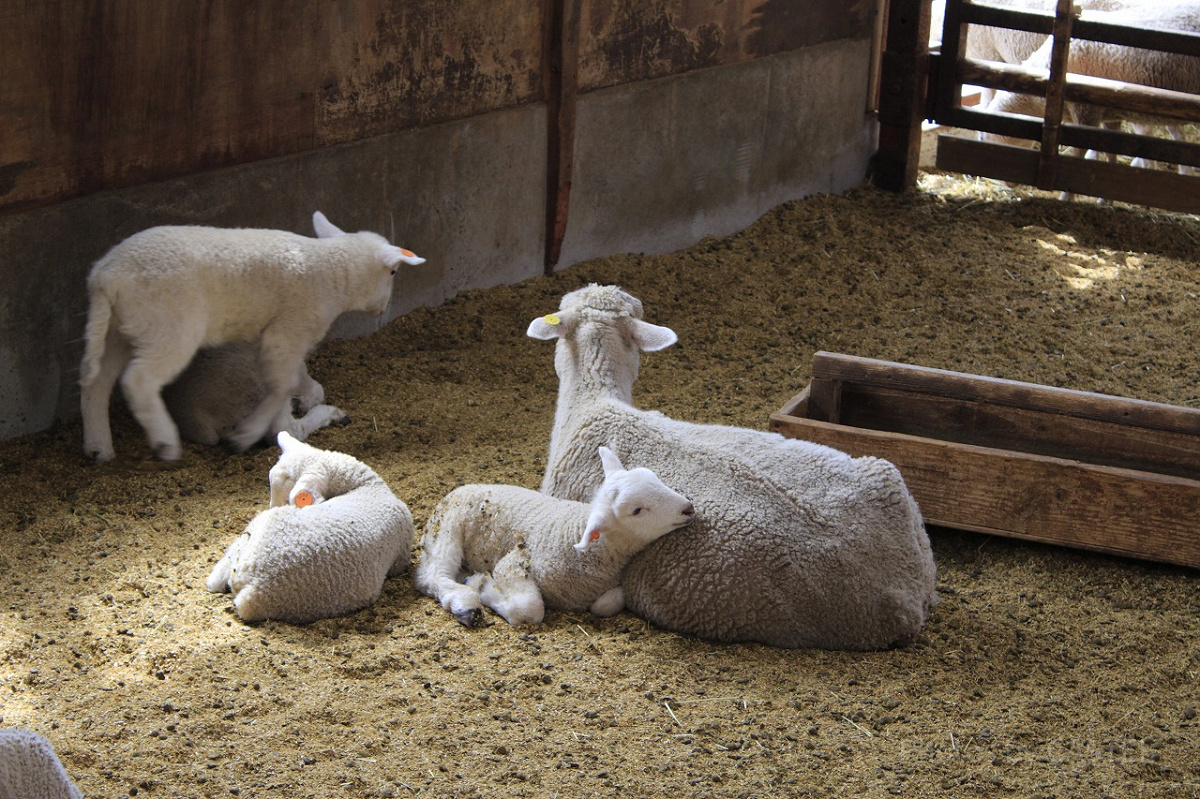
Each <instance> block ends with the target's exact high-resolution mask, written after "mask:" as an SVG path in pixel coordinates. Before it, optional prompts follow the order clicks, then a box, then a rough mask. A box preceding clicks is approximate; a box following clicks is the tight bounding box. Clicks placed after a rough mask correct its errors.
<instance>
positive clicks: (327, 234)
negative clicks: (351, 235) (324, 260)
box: [313, 211, 346, 239]
mask: <svg viewBox="0 0 1200 799" xmlns="http://www.w3.org/2000/svg"><path fill="white" fill-rule="evenodd" d="M313 230H315V231H316V233H317V238H318V239H331V238H333V237H334V236H344V235H346V234H345V232H344V231H343V230H342V229H341V228H340V227H338V226H337V225H335V224H333V223H332V222H330V221H329V220H328V219H326V218H325V214H323V213H321V212H320V211H314V212H313Z"/></svg>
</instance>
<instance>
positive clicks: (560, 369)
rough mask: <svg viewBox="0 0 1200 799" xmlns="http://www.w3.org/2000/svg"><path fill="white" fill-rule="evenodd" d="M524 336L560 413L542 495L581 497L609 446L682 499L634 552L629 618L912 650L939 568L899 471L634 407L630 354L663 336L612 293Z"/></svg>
mask: <svg viewBox="0 0 1200 799" xmlns="http://www.w3.org/2000/svg"><path fill="white" fill-rule="evenodd" d="M527 332H528V335H530V336H531V337H533V338H536V339H542V340H556V341H557V343H556V346H555V358H554V365H555V371H556V372H557V373H558V377H559V381H560V382H559V393H558V405H557V409H556V411H555V419H554V428H553V432H552V433H551V437H550V452H549V456H548V458H547V461H546V475H545V478H544V480H543V481H542V491H543V492H545V493H547V494H549V495H551V496H555V497H561V498H564V499H574V500H581V499H583V498H585V497H586V496H587V495H588V494H589V493H590V492H591V490H592V489H593V488H594V487H595V486H596V485H597V484H598V483H599V482H600V477H601V476H600V474H599V470H598V469H597V467H596V464H595V458H594V456H593V454H592V453H594V452H595V451H596V447H597V446H599V445H601V444H607V445H608V446H610V447H612V449H613V450H614V451H615V452H617V453H618V454H620V456H621V457H622V458H623V459H624V460H626V461H628V462H636V463H639V464H642V465H644V466H645V467H647V468H650V469H653V470H654V471H655V472H657V473H658V475H659V476H660V477H661V478H662V480H663V482H665V483H666V484H668V485H670V486H672V487H673V488H675V489H676V490H678V491H681V492H682V493H684V494H686V495H687V496H689V497H691V498H692V500H693V502H695V506H696V521H695V522H694V523H693V524H692V527H691V529H689V530H688V533H687V535H677V536H666V537H664V538H661V539H659V540H658V541H655V542H654V543H653V544H651V545H650V546H649V547H647V548H646V549H644V550H642V552H640V553H639V554H638V555H636V556H635V557H634V558H633V560H632V561H631V562H630V563H629V565H628V566H627V567H626V569H625V573H624V575H623V577H622V579H621V585H622V587H623V589H624V592H625V602H626V605H627V606H628V607H629V608H630V610H632V611H633V612H634V613H637V614H639V615H641V616H643V617H645V618H646V619H648V620H649V621H651V622H653V623H654V624H657V625H659V626H661V627H665V628H667V629H670V630H674V631H677V632H682V633H688V634H693V635H698V636H702V637H705V638H710V639H715V640H718V641H759V642H762V643H766V644H771V645H774V646H782V647H809V646H812V647H824V648H831V649H877V648H882V647H888V646H892V645H896V644H900V643H904V642H907V641H909V640H911V639H912V638H913V637H914V636H916V635H917V633H918V632H919V631H920V630H921V628H922V626H923V625H924V623H925V620H926V617H927V614H928V612H929V609H930V607H931V606H932V605H933V604H934V603H935V601H936V599H935V593H934V581H935V576H936V566H935V564H934V561H933V555H932V552H931V550H930V546H929V538H928V536H927V535H926V533H925V528H924V524H923V522H922V520H921V514H920V511H919V510H918V508H917V504H916V502H915V501H914V500H913V498H912V496H911V494H910V493H909V492H908V489H907V487H906V486H905V484H904V480H903V479H902V478H901V476H900V472H899V471H898V470H897V469H896V468H895V466H893V465H892V464H891V463H889V462H887V461H884V460H880V459H878V458H870V457H867V458H851V457H850V456H849V455H847V454H845V453H842V452H839V451H837V450H834V449H831V448H829V447H824V446H821V445H818V444H814V443H811V442H807V441H798V440H790V439H785V438H784V437H783V436H780V435H778V434H775V433H767V432H759V431H754V430H748V429H745V428H737V427H726V426H718V425H702V424H691V423H688V422H682V421H677V420H675V419H671V418H669V417H667V416H664V415H663V414H661V413H658V412H655V411H643V410H639V409H638V408H636V407H634V406H633V404H632V394H633V383H634V381H635V380H636V379H637V375H638V366H639V363H638V362H639V358H640V352H642V351H646V352H653V351H656V350H661V349H663V348H665V347H668V346H670V345H671V344H673V343H674V342H675V341H676V336H675V333H674V332H673V331H671V330H670V329H669V328H665V327H660V326H657V325H652V324H649V323H647V322H644V321H642V304H641V302H640V301H639V300H638V299H636V298H635V297H632V296H630V295H629V294H627V293H625V292H624V291H622V290H620V289H619V288H616V287H613V286H597V285H594V284H593V285H591V286H588V287H586V288H582V289H579V290H577V291H573V292H571V293H569V294H567V295H566V296H564V297H563V299H562V302H561V306H560V310H559V311H558V312H556V313H553V314H549V315H547V316H545V317H539V318H537V319H534V320H533V322H532V323H531V324H530V325H529V329H528V331H527Z"/></svg>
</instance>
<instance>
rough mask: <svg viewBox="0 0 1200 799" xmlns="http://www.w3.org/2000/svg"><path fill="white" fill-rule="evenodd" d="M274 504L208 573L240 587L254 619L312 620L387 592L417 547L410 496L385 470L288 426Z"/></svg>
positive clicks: (239, 598)
mask: <svg viewBox="0 0 1200 799" xmlns="http://www.w3.org/2000/svg"><path fill="white" fill-rule="evenodd" d="M279 446H280V448H281V449H282V450H283V453H282V454H281V455H280V456H279V461H278V462H277V463H276V464H275V465H274V466H272V467H271V474H270V477H271V507H270V508H268V509H267V510H265V511H263V512H261V513H259V514H258V515H257V516H255V517H254V518H253V519H252V520H251V521H250V524H249V525H247V526H246V532H244V533H242V535H240V536H239V537H238V538H237V539H236V540H235V541H234V542H233V543H232V544H230V545H229V548H228V549H227V550H226V552H225V555H224V557H222V558H221V560H220V561H219V562H218V563H217V565H216V566H215V567H214V568H213V570H212V573H211V574H209V576H208V582H207V588H208V590H209V591H212V592H213V593H224V592H232V593H233V595H234V596H233V606H234V609H235V610H236V611H237V615H238V617H239V618H241V619H243V620H244V621H261V620H263V619H277V620H279V621H287V622H292V623H295V624H307V623H308V622H312V621H316V620H317V619H324V618H329V617H331V616H340V615H342V614H345V613H352V612H353V611H356V610H359V609H361V608H364V607H366V606H367V605H370V604H373V603H374V602H375V600H377V599H379V593H380V591H381V590H382V589H383V581H384V580H385V579H386V578H388V577H395V576H396V575H399V574H403V573H404V572H405V571H406V570H407V569H408V561H409V557H410V556H411V554H412V539H413V521H412V514H411V513H409V510H408V506H407V505H405V504H404V503H403V502H401V501H400V500H399V499H397V498H396V495H395V494H393V493H392V492H391V489H389V488H388V487H387V484H386V483H384V481H383V478H381V477H380V476H379V475H378V474H376V473H375V472H374V471H372V470H371V468H370V467H368V466H367V465H366V464H364V463H362V462H361V461H359V460H356V459H355V458H352V457H350V456H349V455H344V454H342V453H340V452H329V451H326V450H320V449H317V448H315V447H312V446H309V445H308V444H305V443H303V442H300V441H297V440H296V439H295V438H293V437H292V436H290V435H289V434H288V433H287V432H281V433H280V434H279Z"/></svg>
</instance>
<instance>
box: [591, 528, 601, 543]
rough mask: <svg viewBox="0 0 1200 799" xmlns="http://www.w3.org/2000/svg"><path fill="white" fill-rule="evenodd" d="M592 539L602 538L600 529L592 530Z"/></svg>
mask: <svg viewBox="0 0 1200 799" xmlns="http://www.w3.org/2000/svg"><path fill="white" fill-rule="evenodd" d="M592 540H593V541H599V540H600V531H599V530H592Z"/></svg>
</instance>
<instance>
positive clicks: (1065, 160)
mask: <svg viewBox="0 0 1200 799" xmlns="http://www.w3.org/2000/svg"><path fill="white" fill-rule="evenodd" d="M964 113H971V112H964ZM937 167H938V169H944V170H946V171H948V172H964V173H966V174H969V175H977V176H980V177H990V178H996V179H997V180H1005V181H1009V182H1011V183H1024V184H1026V185H1029V186H1032V185H1034V182H1035V181H1036V180H1037V152H1036V151H1035V150H1030V149H1028V148H1026V147H1014V146H1011V145H1006V144H992V143H990V142H981V141H975V140H974V139H965V138H962V137H960V136H950V135H947V134H942V135H940V136H938V150H937ZM1053 188H1054V189H1056V190H1058V191H1069V192H1074V193H1075V194H1083V195H1087V196H1089V197H1106V198H1108V199H1110V200H1119V201H1121V202H1127V203H1134V204H1136V205H1149V206H1153V207H1155V208H1163V209H1166V210H1168V211H1179V212H1181V213H1185V214H1198V213H1200V178H1197V177H1194V176H1190V175H1180V174H1177V173H1173V172H1163V171H1161V170H1151V169H1135V168H1133V167H1130V166H1126V165H1124V164H1112V163H1108V162H1105V161H1088V160H1086V159H1083V158H1074V157H1067V156H1063V157H1061V158H1060V160H1059V165H1058V175H1057V180H1056V183H1055V185H1054V186H1053Z"/></svg>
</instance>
